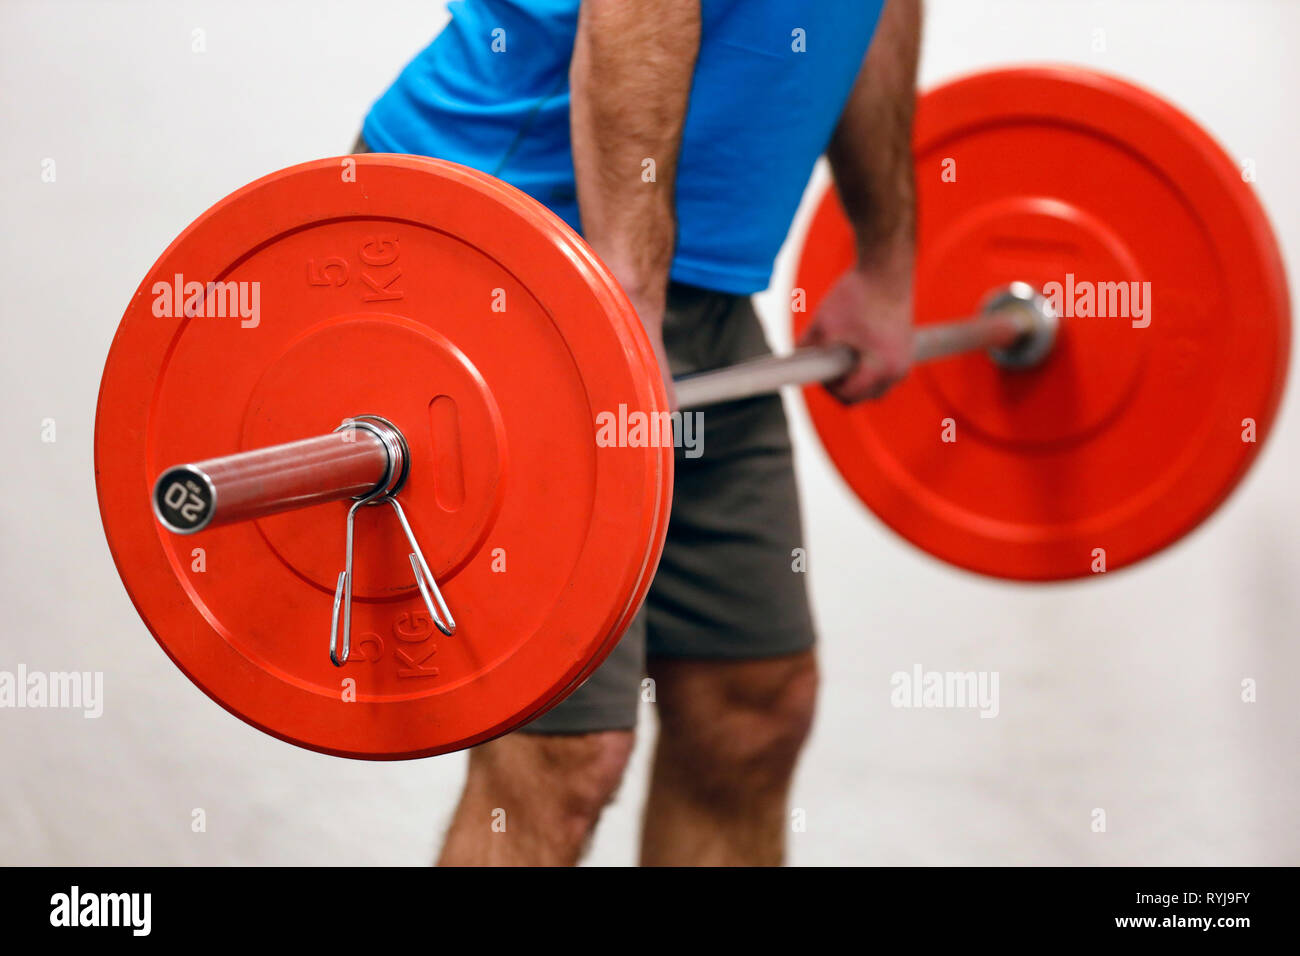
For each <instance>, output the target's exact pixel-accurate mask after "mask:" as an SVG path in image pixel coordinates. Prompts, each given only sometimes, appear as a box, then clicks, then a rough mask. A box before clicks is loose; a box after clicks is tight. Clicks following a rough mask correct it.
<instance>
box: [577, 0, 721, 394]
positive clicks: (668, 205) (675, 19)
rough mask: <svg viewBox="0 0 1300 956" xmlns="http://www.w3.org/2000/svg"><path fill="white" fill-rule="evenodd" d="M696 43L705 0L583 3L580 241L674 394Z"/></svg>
mask: <svg viewBox="0 0 1300 956" xmlns="http://www.w3.org/2000/svg"><path fill="white" fill-rule="evenodd" d="M699 45H700V0H659V2H658V3H656V4H654V5H653V8H650V7H647V6H646V5H644V4H637V3H628V2H627V0H583V2H582V6H581V8H580V10H579V13H578V33H577V37H576V39H575V41H574V47H573V60H572V62H571V64H570V67H569V89H570V123H571V127H572V140H573V169H574V174H575V177H576V180H577V187H578V209H579V214H580V215H581V217H582V231H583V235H584V236H585V237H586V240H587V242H588V243H589V244H590V245H591V247H592V249H594V250H595V252H596V254H597V255H598V256H600V257H601V259H603V260H604V262H605V263H606V265H608V266H609V267H610V269H611V270H612V271H613V273H614V275H615V277H617V279H618V280H619V282H620V283H621V284H622V286H623V289H624V291H625V292H627V294H628V297H629V298H630V299H631V300H632V304H633V305H634V306H635V307H636V310H637V314H638V315H639V316H640V317H641V321H642V322H643V323H644V325H645V327H646V331H647V332H648V333H649V334H650V338H651V341H652V342H653V344H654V346H655V351H656V354H657V355H658V356H659V362H660V364H661V366H662V368H663V373H664V378H665V380H667V383H668V386H669V390H670V393H671V389H672V383H671V378H670V376H671V373H670V372H669V370H668V362H667V359H666V357H665V355H664V352H663V333H662V323H663V313H664V307H665V303H666V297H667V291H668V269H669V266H670V265H671V263H672V258H673V248H674V244H675V242H676V233H677V217H676V213H675V211H674V202H673V191H674V183H675V180H676V173H677V154H678V150H679V149H680V147H681V140H682V126H683V124H684V123H685V120H686V106H687V102H688V101H689V99H690V92H691V77H692V75H693V74H694V72H695V58H696V55H697V53H698V51H699ZM647 159H649V160H653V163H654V165H653V179H652V180H651V181H647V179H648V178H649V176H650V173H649V171H648V167H647V165H646V164H645V161H646V160H647Z"/></svg>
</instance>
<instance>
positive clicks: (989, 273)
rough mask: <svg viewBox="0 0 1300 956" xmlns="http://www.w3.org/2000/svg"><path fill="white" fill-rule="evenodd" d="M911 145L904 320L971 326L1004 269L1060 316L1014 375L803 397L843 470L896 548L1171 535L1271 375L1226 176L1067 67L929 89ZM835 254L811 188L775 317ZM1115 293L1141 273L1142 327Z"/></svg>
mask: <svg viewBox="0 0 1300 956" xmlns="http://www.w3.org/2000/svg"><path fill="white" fill-rule="evenodd" d="M915 150H916V163H917V167H916V168H917V184H918V204H919V222H918V247H919V253H918V262H917V274H916V303H915V307H916V321H917V322H918V323H926V322H934V321H938V320H941V319H952V318H959V317H962V316H966V315H970V314H972V313H974V312H975V311H977V310H978V307H979V305H980V303H981V302H982V301H983V300H984V298H985V297H986V295H987V294H988V293H989V292H990V291H992V290H995V289H998V288H1000V287H1004V286H1005V285H1006V284H1007V283H1009V282H1012V281H1016V280H1021V281H1026V282H1029V283H1031V284H1032V285H1034V286H1036V287H1038V288H1044V287H1046V286H1047V284H1048V283H1053V282H1055V283H1058V284H1060V288H1059V289H1052V291H1055V292H1057V301H1058V302H1059V303H1060V304H1061V305H1062V307H1063V308H1068V309H1070V311H1072V312H1073V313H1074V314H1070V312H1069V311H1067V313H1066V314H1065V315H1064V316H1063V317H1062V320H1061V332H1060V337H1059V339H1058V341H1057V343H1056V346H1055V348H1054V350H1053V352H1052V354H1051V355H1049V357H1048V358H1047V360H1046V361H1045V362H1044V363H1043V364H1042V365H1040V366H1039V367H1037V368H1034V369H1031V370H1028V371H1016V370H1006V369H1002V368H999V367H998V366H997V365H995V364H993V363H992V362H991V361H989V359H988V358H987V357H985V356H984V355H982V354H970V355H963V356H959V357H957V358H953V359H950V360H946V361H941V362H935V363H932V364H928V365H924V366H919V367H917V368H915V369H913V371H912V373H911V375H910V376H909V377H908V379H907V380H906V381H904V382H903V383H902V384H900V385H899V386H898V387H897V388H895V389H894V390H893V391H892V392H891V393H890V394H889V395H888V396H886V397H885V398H884V399H883V400H882V401H879V402H875V403H868V404H864V405H859V406H855V407H853V408H845V407H844V406H842V405H840V404H839V403H838V402H836V401H835V400H834V399H833V398H832V397H831V396H830V395H829V394H828V393H827V392H826V391H825V390H824V389H822V388H820V387H811V388H809V389H807V390H806V391H805V394H806V397H807V402H808V408H809V411H810V413H811V416H812V419H813V422H814V424H815V426H816V428H817V431H818V434H819V435H820V436H821V439H822V441H823V443H824V444H825V446H826V449H827V451H828V452H829V453H830V456H831V458H832V459H833V460H834V462H835V464H836V466H837V467H838V469H839V470H840V472H841V473H842V474H843V476H844V479H845V481H847V482H848V484H849V485H850V486H851V487H852V489H853V490H854V491H855V492H856V493H857V495H858V496H859V497H860V498H861V499H862V501H863V502H865V503H866V505H867V506H868V507H869V508H871V509H872V510H873V511H874V512H875V513H876V514H877V515H879V516H880V518H881V519H882V520H883V521H884V522H885V523H886V524H888V525H889V526H890V527H892V528H893V529H894V530H896V531H897V532H899V533H900V534H901V535H903V536H904V537H905V538H907V539H908V540H910V541H912V542H913V543H915V544H916V545H918V546H920V547H921V548H923V549H925V550H926V551H928V552H930V553H931V554H933V555H935V556H937V557H939V558H942V559H944V560H945V561H949V562H951V563H953V564H956V565H958V566H960V567H963V568H968V569H970V570H972V571H977V572H981V573H983V574H988V575H996V576H998V577H1005V578H1015V579H1023V580H1052V579H1063V578H1075V577H1083V576H1086V575H1089V574H1091V573H1094V572H1095V571H1096V570H1100V568H1101V566H1102V565H1101V561H1102V560H1104V566H1105V568H1106V569H1108V570H1114V569H1116V568H1120V567H1123V566H1125V565H1128V564H1132V563H1133V562H1135V561H1139V560H1141V559H1142V558H1144V557H1146V556H1148V555H1150V554H1152V553H1154V552H1156V551H1158V550H1160V549H1162V548H1164V547H1166V546H1168V545H1170V544H1171V543H1173V542H1174V541H1176V540H1178V539H1179V538H1180V537H1182V536H1183V535H1185V534H1187V533H1188V532H1189V531H1191V530H1192V529H1193V528H1195V527H1196V526H1197V525H1198V524H1199V523H1200V522H1201V521H1203V520H1204V519H1205V518H1206V517H1208V516H1209V515H1210V514H1211V513H1213V511H1214V510H1215V508H1216V507H1217V506H1218V505H1219V504H1220V503H1221V502H1222V501H1223V500H1224V498H1225V497H1226V496H1227V495H1228V494H1229V493H1230V492H1231V490H1232V489H1233V487H1234V486H1235V485H1236V484H1237V483H1238V482H1239V481H1240V480H1241V478H1242V477H1243V476H1244V475H1245V473H1246V471H1247V469H1248V467H1249V466H1250V463H1251V462H1252V461H1253V460H1254V458H1255V457H1256V455H1257V454H1258V452H1259V449H1260V445H1261V443H1262V441H1263V439H1264V437H1265V436H1266V435H1267V434H1268V431H1269V429H1270V426H1271V425H1272V423H1273V419H1274V416H1275V414H1276V411H1277V407H1278V403H1279V400H1280V397H1281V394H1282V389H1283V384H1284V381H1285V375H1286V369H1287V360H1288V353H1289V345H1290V304H1289V301H1288V296H1287V287H1286V279H1285V273H1284V271H1283V267H1282V263H1281V258H1280V256H1279V253H1278V248H1277V244H1276V242H1275V240H1274V238H1273V234H1272V231H1271V229H1270V228H1269V224H1268V220H1267V218H1266V216H1265V214H1264V212H1263V210H1262V209H1261V207H1260V205H1259V203H1258V202H1257V200H1256V199H1255V196H1254V194H1253V192H1252V191H1251V189H1250V187H1249V186H1248V185H1246V184H1245V183H1244V182H1243V180H1242V174H1241V171H1240V170H1239V169H1238V168H1237V167H1236V165H1235V164H1234V163H1233V161H1232V160H1231V159H1230V158H1229V157H1228V156H1227V155H1226V154H1225V153H1224V152H1223V150H1222V149H1220V148H1219V147H1218V146H1217V145H1216V144H1215V142H1214V141H1213V140H1212V139H1211V138H1210V137H1209V136H1208V135H1207V134H1206V133H1205V132H1204V131H1202V130H1201V129H1200V128H1199V127H1198V126H1197V125H1196V124H1195V123H1194V122H1193V121H1192V120H1191V119H1189V118H1188V117H1187V116H1185V115H1184V114H1182V113H1181V112H1179V111H1178V110H1177V109H1175V108H1174V107H1172V106H1170V105H1169V104H1168V103H1165V102H1164V101H1163V100H1160V99H1158V98H1157V97H1155V96H1153V95H1152V94H1150V93H1148V92H1145V91H1143V90H1141V89H1138V88H1137V87H1134V86H1132V85H1130V84H1128V83H1125V82H1122V81H1120V80H1116V79H1112V78H1109V77H1105V76H1100V75H1097V74H1094V73H1090V72H1086V71H1083V70H1074V69H1015V70H1001V71H996V72H992V73H986V74H982V75H978V76H972V77H970V78H967V79H962V80H958V81H956V82H954V83H950V84H948V85H946V86H943V87H941V88H939V89H936V90H934V91H933V92H931V93H929V94H928V95H926V96H925V97H923V98H922V101H921V103H920V105H919V110H918V115H917V123H916V138H915ZM853 255H854V251H853V237H852V234H851V231H850V229H849V227H848V225H847V223H846V221H845V218H844V214H843V212H842V210H841V208H840V206H839V204H838V202H837V200H836V198H835V196H834V194H833V192H831V191H828V192H827V194H826V195H825V196H824V197H823V198H822V200H821V204H820V206H819V207H818V209H817V211H816V214H815V216H814V218H813V222H812V225H811V227H810V230H809V233H808V237H807V240H806V243H805V246H804V251H803V254H802V258H801V259H800V262H799V267H798V277H797V280H796V281H797V285H798V286H799V287H801V288H803V289H805V290H807V312H806V313H801V314H796V315H795V316H794V321H795V326H796V329H797V330H799V331H801V330H802V328H803V327H804V326H805V325H806V324H807V322H808V320H809V318H810V317H811V315H813V314H814V313H815V311H816V308H817V305H818V303H819V302H820V301H821V299H822V297H823V296H824V294H825V293H826V291H827V290H828V288H829V287H830V286H831V284H832V283H833V282H834V280H835V279H836V278H837V277H838V276H839V275H841V274H842V273H843V272H844V270H846V269H847V268H848V267H849V266H850V264H851V263H852V261H853ZM1133 282H1139V283H1147V282H1149V283H1150V286H1149V290H1150V292H1149V299H1148V300H1147V301H1149V303H1150V310H1149V313H1148V315H1149V324H1146V323H1147V321H1148V320H1147V318H1142V317H1138V316H1136V315H1135V313H1136V312H1137V311H1138V310H1135V309H1134V308H1133V303H1134V302H1136V301H1140V299H1133V300H1131V301H1130V303H1129V306H1128V309H1127V315H1124V314H1119V313H1123V312H1125V308H1124V303H1123V299H1122V298H1121V293H1120V291H1119V288H1118V287H1115V286H1110V287H1107V286H1101V284H1102V283H1133ZM1089 284H1092V288H1091V293H1092V294H1093V297H1094V308H1093V309H1092V310H1091V311H1093V312H1094V314H1093V315H1091V316H1089V315H1086V314H1084V313H1086V312H1087V311H1090V310H1089V309H1088V308H1087V304H1086V299H1087V296H1088V295H1089ZM1099 288H1100V290H1101V291H1102V292H1103V294H1104V298H1105V300H1106V303H1105V307H1104V309H1102V310H1099V309H1097V308H1096V307H1095V303H1096V301H1097V296H1096V293H1097V292H1098V290H1099ZM1144 288H1145V287H1143V286H1138V287H1136V291H1137V292H1138V293H1139V296H1142V295H1143V289H1144ZM1128 290H1129V292H1130V293H1132V292H1133V291H1134V287H1132V286H1129V287H1128ZM1098 311H1104V312H1106V313H1108V314H1109V316H1110V317H1104V318H1103V317H1097V315H1096V314H1095V313H1096V312H1098ZM1142 325H1145V327H1135V326H1142ZM949 420H950V421H951V423H952V427H951V428H950V429H947V434H945V423H946V422H948V421H949ZM1251 421H1253V422H1254V437H1255V439H1256V440H1255V441H1244V440H1243V436H1245V437H1247V438H1249V437H1250V428H1251V424H1250V423H1251ZM945 437H950V438H955V440H953V441H945V440H944V438H945Z"/></svg>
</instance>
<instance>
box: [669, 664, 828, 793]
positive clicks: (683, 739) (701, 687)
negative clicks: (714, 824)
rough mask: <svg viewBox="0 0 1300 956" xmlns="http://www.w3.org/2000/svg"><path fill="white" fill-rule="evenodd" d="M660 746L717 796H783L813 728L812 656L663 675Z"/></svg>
mask: <svg viewBox="0 0 1300 956" xmlns="http://www.w3.org/2000/svg"><path fill="white" fill-rule="evenodd" d="M659 670H660V671H661V673H663V674H664V677H665V678H666V680H659V681H658V686H657V697H658V705H659V706H658V713H659V721H660V735H661V736H660V741H661V743H660V746H661V747H663V748H664V750H665V755H666V756H669V757H671V759H673V760H675V761H677V762H679V763H681V764H682V765H683V768H682V769H683V773H684V774H685V775H687V778H688V779H693V780H694V781H696V783H697V785H698V786H700V787H701V788H705V789H708V790H710V791H714V792H717V791H720V790H728V789H736V790H741V791H745V792H748V793H750V794H753V795H759V794H762V793H767V792H773V791H781V792H783V791H784V790H785V788H786V787H787V785H788V784H789V780H790V777H791V775H792V774H793V772H794V767H795V764H796V762H797V761H798V757H799V752H800V750H801V749H802V748H803V744H804V741H805V740H806V739H807V737H808V732H809V730H810V729H811V727H812V721H813V714H814V711H815V709H816V699H817V686H818V675H817V665H816V661H815V659H814V657H813V655H812V653H811V652H809V653H806V654H797V655H793V656H790V657H782V658H772V659H766V660H758V661H743V662H722V661H673V662H671V664H668V665H667V667H666V668H664V667H661V668H659Z"/></svg>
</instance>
